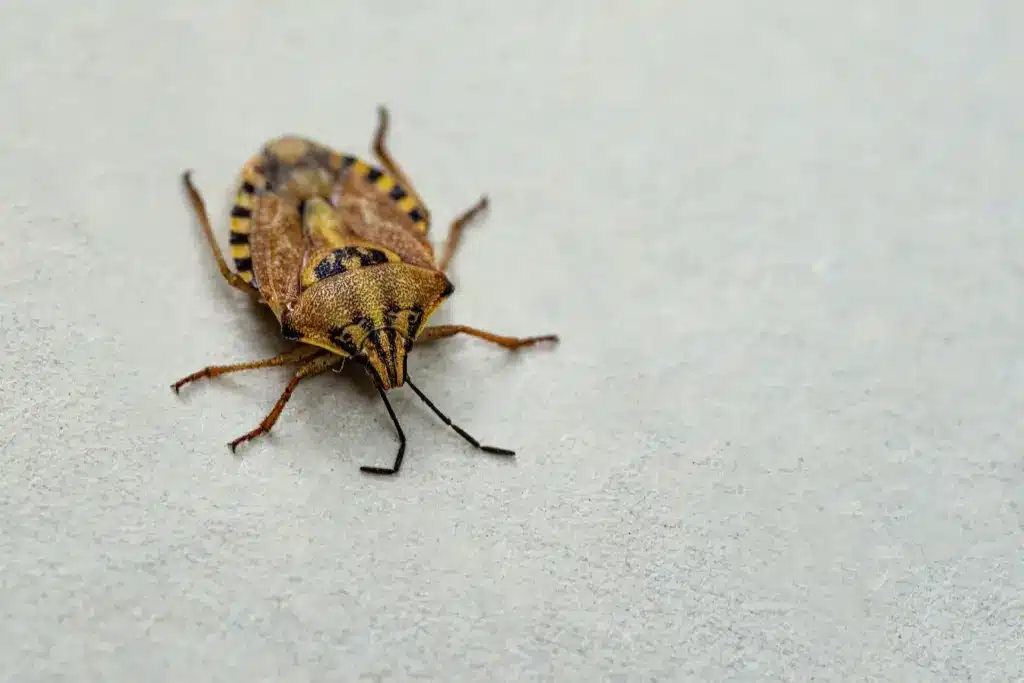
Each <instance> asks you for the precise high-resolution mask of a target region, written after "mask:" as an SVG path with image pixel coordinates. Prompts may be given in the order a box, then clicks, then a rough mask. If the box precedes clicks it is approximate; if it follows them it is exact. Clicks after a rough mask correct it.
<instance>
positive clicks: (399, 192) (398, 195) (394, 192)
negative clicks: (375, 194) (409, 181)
mask: <svg viewBox="0 0 1024 683" xmlns="http://www.w3.org/2000/svg"><path fill="white" fill-rule="evenodd" d="M388 196H389V197H391V198H392V199H394V200H395V201H396V202H397V201H399V200H400V199H405V198H406V197H407V196H408V193H406V191H405V190H404V189H403V188H402V186H401V185H395V186H394V187H392V188H391V192H388Z"/></svg>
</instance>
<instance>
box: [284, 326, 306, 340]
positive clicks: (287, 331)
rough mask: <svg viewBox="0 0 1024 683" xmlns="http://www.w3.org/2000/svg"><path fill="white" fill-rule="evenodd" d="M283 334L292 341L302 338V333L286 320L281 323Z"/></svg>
mask: <svg viewBox="0 0 1024 683" xmlns="http://www.w3.org/2000/svg"><path fill="white" fill-rule="evenodd" d="M281 334H282V335H283V336H284V338H285V339H289V340H291V341H296V340H298V339H301V338H302V335H301V334H299V331H298V330H296V329H295V328H294V327H292V326H291V325H289V324H288V323H286V322H282V323H281Z"/></svg>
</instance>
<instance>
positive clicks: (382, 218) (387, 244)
mask: <svg viewBox="0 0 1024 683" xmlns="http://www.w3.org/2000/svg"><path fill="white" fill-rule="evenodd" d="M378 114H379V118H378V125H377V132H376V135H375V137H374V141H373V152H374V154H375V155H376V157H377V158H378V159H379V160H380V163H381V166H383V168H378V167H375V166H372V165H370V164H368V163H366V162H365V161H363V160H361V159H358V158H356V157H354V156H350V155H347V154H340V153H338V152H336V151H334V150H332V149H330V148H328V147H325V146H323V145H321V144H319V143H317V142H314V141H312V140H308V139H305V138H300V137H295V136H284V137H279V138H277V139H274V140H271V141H270V142H268V143H266V144H265V145H264V146H263V148H262V149H261V150H260V152H259V153H258V154H256V155H255V156H254V157H252V158H251V159H250V160H249V161H248V162H247V163H246V164H245V166H244V167H243V168H242V172H241V179H240V184H239V187H238V191H237V194H236V197H235V204H234V207H233V208H232V210H231V237H230V239H231V255H232V257H233V258H234V262H235V271H232V270H231V269H230V268H229V267H228V265H227V262H226V260H225V259H224V255H223V253H222V252H221V250H220V247H219V246H218V245H217V241H216V239H215V238H214V235H213V229H212V228H211V227H210V220H209V217H208V216H207V213H206V207H205V205H204V203H203V199H202V197H201V196H200V194H199V191H198V190H197V189H196V187H195V185H193V183H192V180H191V171H185V172H184V173H183V174H182V181H183V183H184V186H185V190H186V192H187V194H188V196H189V199H190V201H191V203H192V207H193V209H194V210H195V213H196V215H197V217H198V221H199V224H200V226H201V227H202V230H203V233H204V235H205V236H206V240H207V242H208V243H209V245H210V249H211V250H212V252H213V256H214V258H215V259H216V261H217V266H218V268H219V269H220V272H221V274H222V275H223V276H224V279H225V280H227V281H228V283H229V284H230V285H231V286H232V287H235V288H236V289H239V290H241V291H243V292H246V293H247V294H250V295H252V296H253V297H255V298H256V299H257V300H258V301H259V302H260V303H264V304H266V305H267V306H268V307H269V308H270V309H271V310H272V311H273V313H274V315H275V317H276V318H277V320H278V322H279V323H280V325H281V333H282V334H283V336H284V337H285V338H286V339H289V340H291V341H295V342H298V346H297V347H296V348H295V349H293V350H291V351H287V352H285V353H282V354H280V355H278V356H275V357H274V358H269V359H266V360H262V361H254V362H249V363H238V364H234V365H211V366H209V367H206V368H203V369H202V370H200V371H198V372H195V373H193V374H191V375H189V376H187V377H184V378H182V379H180V380H178V381H177V382H175V383H174V384H173V385H172V388H173V389H174V391H175V392H176V393H177V392H178V390H179V389H180V388H181V387H182V386H183V385H185V384H188V383H189V382H192V381H194V380H197V379H201V378H210V377H216V376H218V375H223V374H225V373H229V372H239V371H242V370H253V369H256V368H269V367H277V366H281V365H289V364H301V365H299V368H298V370H297V371H296V372H295V374H294V375H293V376H292V379H291V381H289V382H288V385H287V386H286V387H285V389H284V392H283V393H282V394H281V397H280V398H279V399H278V401H277V403H276V404H275V405H274V407H273V409H272V410H271V411H270V413H269V414H268V415H267V416H266V417H265V418H264V419H263V421H262V422H261V423H260V424H259V426H258V427H256V428H255V429H253V430H252V431H250V432H249V433H247V434H244V435H242V436H240V437H239V438H237V439H235V440H234V441H232V442H231V443H230V444H229V445H230V446H231V449H232V451H234V450H235V448H236V447H237V446H238V445H239V444H240V443H242V442H244V441H248V440H250V439H253V438H255V437H257V436H259V435H261V434H265V433H267V432H268V431H270V429H271V428H272V427H273V425H274V423H275V422H276V421H277V419H278V417H279V416H280V414H281V411H282V410H283V409H284V406H285V404H286V403H287V402H288V399H289V398H291V395H292V392H293V391H294V390H295V387H296V386H297V385H298V383H299V382H300V381H302V380H303V379H304V378H307V377H312V376H314V375H318V374H320V373H323V372H325V371H327V370H329V369H340V367H341V365H342V364H343V363H344V362H345V361H346V360H347V359H350V360H353V361H356V362H358V363H360V364H362V366H363V367H364V368H365V369H366V371H367V373H368V374H369V376H370V378H371V379H372V380H373V382H374V385H375V386H376V388H377V391H378V392H379V393H380V397H381V399H383V401H384V406H385V408H387V411H388V415H390V417H391V421H392V422H393V423H394V425H395V429H396V431H397V432H398V439H399V447H398V454H397V455H396V456H395V461H394V464H393V465H392V466H391V467H368V466H365V467H361V468H360V469H361V470H362V471H363V472H368V473H371V474H394V473H396V472H398V470H399V468H400V467H401V466H402V457H403V456H404V454H405V445H406V438H405V433H404V432H403V431H402V426H401V425H400V424H399V422H398V417H397V416H396V415H395V411H394V410H393V409H392V407H391V403H390V402H389V401H388V397H387V393H386V392H387V391H388V390H390V389H395V388H397V387H401V386H402V385H403V384H408V385H409V386H410V387H411V388H412V390H413V391H414V392H415V393H416V395H417V396H419V398H420V399H421V400H422V401H423V402H424V403H426V405H427V407H429V408H430V409H431V410H432V411H433V412H434V413H435V414H436V415H437V416H438V417H439V418H441V420H442V421H444V422H445V424H447V425H448V426H450V427H451V428H452V429H454V430H455V431H456V432H457V433H458V434H459V435H460V436H461V437H462V438H463V439H465V440H466V441H468V442H469V443H470V444H472V445H473V446H474V447H475V448H477V449H479V450H482V451H485V452H488V453H493V454H496V455H515V453H514V452H513V451H510V450H507V449H503V448H495V447H493V446H484V445H482V444H481V443H480V442H479V441H477V440H476V439H475V438H473V437H472V436H471V435H470V434H469V433H468V432H466V431H465V430H463V429H462V428H460V427H459V426H457V425H455V424H454V423H452V421H451V420H450V419H448V417H446V416H445V415H444V414H443V413H442V412H441V411H440V410H439V409H438V408H437V406H435V405H434V404H433V403H432V402H431V401H430V399H428V398H427V397H426V395H424V393H423V392H422V391H420V389H419V388H418V387H417V386H416V385H415V384H413V383H412V381H411V380H410V379H409V373H408V369H407V367H406V355H407V354H408V353H409V351H411V350H412V348H413V344H414V343H419V342H426V341H431V340H437V339H445V338H447V337H451V336H453V335H456V334H467V335H471V336H474V337H478V338H480V339H484V340H486V341H489V342H493V343H495V344H499V345H501V346H503V347H505V348H507V349H518V348H520V347H523V346H530V345H533V344H536V343H538V342H542V341H552V342H557V341H558V337H557V336H555V335H544V336H538V337H525V338H518V337H507V336H502V335H497V334H493V333H491V332H486V331H484V330H479V329H475V328H472V327H468V326H466V325H438V326H433V327H427V326H426V322H427V319H428V318H429V317H430V315H431V314H432V313H434V311H435V310H436V309H437V307H438V306H439V305H440V304H441V303H442V302H443V301H444V300H445V299H447V298H448V297H450V296H451V295H452V293H453V292H454V291H455V287H454V286H453V285H452V283H451V281H450V280H449V279H448V277H447V276H446V275H445V273H446V271H447V269H448V265H449V264H450V263H451V259H452V255H453V254H454V253H455V249H456V247H457V246H458V244H459V239H460V237H461V234H462V229H463V227H465V225H466V224H467V223H469V222H470V221H471V220H472V219H473V218H474V217H475V216H476V215H477V214H478V213H479V212H480V211H482V210H483V209H484V208H485V207H486V206H487V198H486V197H483V198H482V199H481V200H480V201H479V202H478V203H477V204H476V205H475V206H473V207H472V208H470V209H469V210H467V211H465V212H464V213H462V214H461V215H460V216H458V218H456V219H455V220H454V221H453V222H452V224H451V227H450V229H449V231H448V238H447V240H446V242H445V245H444V250H443V251H442V252H441V257H440V259H436V260H435V256H434V249H433V247H432V246H431V244H430V241H429V240H428V238H427V232H428V230H429V228H430V213H429V211H428V210H427V208H426V206H425V205H424V203H423V201H422V200H421V199H420V197H419V195H418V194H417V193H416V190H415V189H414V188H413V186H412V183H410V182H409V179H408V177H407V176H406V175H405V173H404V172H403V171H402V169H401V168H400V167H399V166H398V164H397V163H395V160H394V159H393V158H392V157H391V154H390V153H389V151H388V149H387V143H386V138H387V133H388V112H387V109H385V108H383V107H381V108H380V110H379V112H378Z"/></svg>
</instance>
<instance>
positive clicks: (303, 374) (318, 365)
mask: <svg viewBox="0 0 1024 683" xmlns="http://www.w3.org/2000/svg"><path fill="white" fill-rule="evenodd" d="M343 361H344V359H343V358H341V357H340V356H336V355H334V354H331V353H325V354H324V355H322V356H320V357H318V358H314V359H313V360H311V361H309V362H308V363H306V364H305V365H303V366H302V367H301V368H299V369H298V370H297V371H296V372H295V374H294V375H293V376H292V378H291V381H289V382H288V386H286V387H285V388H284V392H282V393H281V397H280V398H279V399H277V403H275V404H274V407H273V409H272V410H271V411H270V413H269V414H268V415H267V416H266V417H265V418H263V421H262V422H260V424H259V426H258V427H256V429H254V430H252V431H251V432H249V433H248V434H244V435H242V436H240V437H238V438H237V439H235V440H234V441H232V442H231V443H229V444H228V445H229V446H231V451H232V452H234V450H235V449H236V448H237V447H238V444H240V443H243V442H245V441H249V440H250V439H255V438H256V437H257V436H259V435H261V434H266V433H267V432H269V431H270V429H271V428H272V427H273V426H274V423H275V422H277V418H279V417H281V411H282V410H284V406H285V404H286V403H288V400H289V399H290V398H291V397H292V393H293V392H294V391H295V387H296V386H298V384H299V382H301V381H302V380H304V379H306V378H307V377H313V376H315V375H319V374H320V373H322V372H326V371H327V370H330V369H331V368H333V367H335V366H336V365H339V364H340V363H342V362H343Z"/></svg>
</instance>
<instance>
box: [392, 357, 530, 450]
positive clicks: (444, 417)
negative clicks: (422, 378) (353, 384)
mask: <svg viewBox="0 0 1024 683" xmlns="http://www.w3.org/2000/svg"><path fill="white" fill-rule="evenodd" d="M405 383H406V384H408V385H409V386H410V387H412V390H413V391H415V392H416V395H417V396H419V397H420V399H422V401H423V402H424V403H426V404H427V407H428V408H430V409H431V410H433V411H434V414H435V415H437V416H438V417H439V418H441V420H442V421H443V422H444V423H445V424H446V425H448V426H449V427H451V428H452V429H454V430H455V431H456V433H458V435H459V436H461V437H462V438H463V439H465V440H466V441H468V442H469V443H471V444H473V447H474V448H477V449H479V450H481V451H484V452H485V453H493V454H494V455H515V454H516V452H515V451H510V450H508V449H507V448H496V447H494V446H484V445H482V444H481V443H480V442H479V441H477V440H476V439H474V438H473V437H472V436H471V435H470V434H469V433H468V432H467V431H466V430H464V429H463V428H462V427H460V426H458V425H457V424H455V423H453V422H452V421H451V420H449V419H448V416H447V415H445V414H444V413H442V412H441V411H440V410H438V409H437V406H435V405H434V403H433V402H432V401H431V400H430V399H429V398H427V397H426V396H425V395H424V394H423V392H422V391H420V390H419V389H418V388H417V387H416V385H415V384H413V383H412V380H410V379H409V376H408V375H406V377H405ZM381 396H383V394H381ZM388 410H391V406H388ZM394 416H395V414H394V413H391V417H392V418H394ZM395 424H396V425H397V424H398V422H397V421H396V422H395ZM399 432H401V430H399ZM403 438H404V437H403ZM404 445H405V444H404V441H403V447H404ZM399 461H401V455H399ZM396 467H397V466H396Z"/></svg>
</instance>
